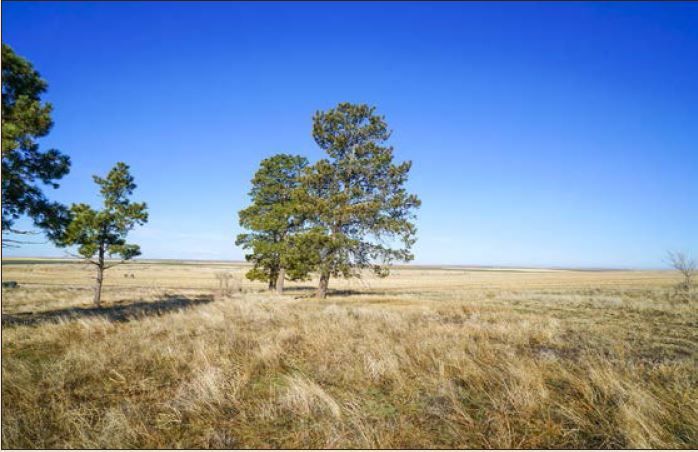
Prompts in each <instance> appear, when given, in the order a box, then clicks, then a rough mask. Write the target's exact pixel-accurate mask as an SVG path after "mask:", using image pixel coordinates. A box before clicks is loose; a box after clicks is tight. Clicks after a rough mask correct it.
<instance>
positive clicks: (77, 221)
mask: <svg viewBox="0 0 698 452" xmlns="http://www.w3.org/2000/svg"><path fill="white" fill-rule="evenodd" d="M93 178H94V181H95V183H97V185H99V187H100V189H99V192H100V194H101V195H102V198H103V200H104V205H103V208H102V210H94V209H92V208H91V207H90V206H89V205H87V204H73V205H72V206H71V208H70V217H71V220H70V223H69V224H68V226H67V228H66V230H65V232H64V234H63V235H62V237H61V239H60V241H59V244H60V245H61V246H78V253H79V255H80V256H81V257H83V258H84V259H85V260H86V261H88V262H89V263H91V264H93V265H95V266H96V267H97V277H96V284H95V292H94V303H95V305H97V306H100V303H101V296H102V282H103V281H104V271H105V270H108V269H109V268H112V267H114V266H116V265H118V264H121V263H123V262H125V261H127V260H129V259H132V258H134V257H136V256H138V255H140V254H141V251H140V247H139V246H138V245H134V244H128V243H126V236H127V235H128V233H129V231H131V230H132V229H133V228H134V226H136V225H142V224H145V223H146V222H147V221H148V213H147V206H146V204H145V203H134V202H131V201H130V200H129V196H130V195H131V194H132V193H133V190H134V189H135V188H136V184H135V183H134V182H133V176H131V174H130V173H129V167H128V165H126V164H125V163H123V162H119V163H117V164H116V165H115V166H114V168H112V170H111V171H109V174H108V175H107V177H106V178H101V177H99V176H93ZM107 256H109V257H114V256H118V257H120V258H121V262H115V263H109V264H108V263H107V262H106V260H105V259H106V257H107Z"/></svg>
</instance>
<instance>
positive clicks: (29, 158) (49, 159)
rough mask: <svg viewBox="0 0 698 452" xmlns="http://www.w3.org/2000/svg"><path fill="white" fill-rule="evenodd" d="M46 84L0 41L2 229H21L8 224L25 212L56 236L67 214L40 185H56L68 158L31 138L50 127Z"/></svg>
mask: <svg viewBox="0 0 698 452" xmlns="http://www.w3.org/2000/svg"><path fill="white" fill-rule="evenodd" d="M47 86H48V85H47V83H46V81H45V80H43V79H42V78H41V76H40V75H39V73H38V72H37V71H36V70H35V69H34V67H33V66H32V64H31V63H30V62H28V61H27V60H26V59H24V58H22V57H21V56H19V55H17V54H15V53H14V51H13V50H12V49H11V48H10V47H9V46H8V45H6V44H2V230H3V232H19V233H22V232H26V231H17V230H15V229H14V228H13V226H14V223H15V221H16V220H17V219H18V218H19V217H21V216H22V215H28V216H29V217H30V218H31V219H32V220H33V222H34V224H35V225H36V226H37V227H39V228H40V229H42V230H43V231H44V232H45V233H46V234H47V236H48V237H49V239H51V240H55V239H56V238H57V237H58V236H59V235H60V234H61V231H62V228H63V227H64V226H65V224H66V222H67V220H68V212H67V209H66V208H65V206H63V205H61V204H60V203H57V202H52V201H49V200H48V199H47V198H46V195H45V194H44V193H43V191H42V187H41V186H40V185H39V183H41V184H44V185H48V186H51V187H53V188H58V184H57V183H56V180H58V179H61V178H62V177H63V176H65V175H66V174H67V173H68V172H69V171H70V159H69V157H68V156H66V155H64V154H62V153H61V152H59V151H58V150H56V149H49V150H46V151H43V152H42V151H40V150H39V144H38V143H37V141H36V140H37V139H38V138H41V137H43V136H46V135H47V134H48V133H49V131H50V130H51V127H52V126H53V122H52V120H51V111H52V106H51V104H49V103H47V102H42V100H41V95H42V94H43V93H45V92H46V88H47ZM12 242H13V241H12V240H8V239H5V240H4V241H3V244H6V243H12ZM15 242H16V241H15ZM19 243H21V242H19Z"/></svg>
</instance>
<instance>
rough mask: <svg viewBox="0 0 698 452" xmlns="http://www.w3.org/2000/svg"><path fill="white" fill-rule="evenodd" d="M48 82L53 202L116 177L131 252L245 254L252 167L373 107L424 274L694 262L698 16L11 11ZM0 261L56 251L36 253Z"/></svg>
mask: <svg viewBox="0 0 698 452" xmlns="http://www.w3.org/2000/svg"><path fill="white" fill-rule="evenodd" d="M2 26H3V27H2V41H3V42H5V43H8V44H10V45H11V46H12V47H13V48H14V49H15V51H16V52H17V53H19V54H20V55H23V56H25V57H27V58H28V59H30V60H31V61H32V62H33V63H34V65H35V66H36V68H37V69H38V70H39V71H40V72H41V74H42V75H43V76H44V77H45V78H46V79H47V80H48V82H49V91H48V93H47V96H46V99H47V100H49V101H51V102H52V103H53V104H54V120H55V126H54V129H53V130H52V132H51V134H50V135H49V136H48V137H46V138H45V139H43V140H42V146H44V148H47V147H56V148H58V149H60V150H62V151H64V152H65V153H67V154H68V155H70V156H71V158H72V161H73V165H72V170H71V172H70V174H69V175H68V176H66V177H65V178H64V179H63V181H62V184H61V187H60V189H58V190H48V194H49V196H50V197H52V198H53V199H56V200H60V201H62V202H65V203H70V202H78V201H82V202H91V203H97V202H98V199H97V196H96V195H97V190H96V186H95V185H94V184H93V183H92V180H91V175H92V174H104V173H106V172H107V171H108V170H109V168H110V167H111V166H113V164H114V163H115V162H117V161H119V160H122V161H125V162H127V163H128V164H129V165H130V166H131V168H132V172H133V174H134V176H135V178H136V182H137V183H138V189H137V190H136V193H135V199H136V200H145V201H147V202H148V204H149V208H150V222H149V223H148V224H147V225H146V226H144V227H141V228H140V229H137V230H135V231H134V232H133V233H132V235H131V237H132V239H133V241H134V242H136V243H139V244H141V247H142V250H143V257H144V258H192V259H241V258H242V256H243V252H242V250H240V249H238V248H237V247H235V245H234V240H235V235H236V234H237V233H239V232H240V230H239V227H238V225H237V211H238V210H240V209H241V208H243V207H245V206H246V204H247V192H248V190H249V180H250V179H251V177H252V175H253V173H254V171H255V170H256V168H257V165H258V163H259V161H260V160H261V159H262V158H264V157H267V156H269V155H272V154H275V153H279V152H287V153H299V154H303V155H306V156H307V157H308V158H310V159H311V160H312V161H314V160H316V159H318V158H321V157H322V154H321V151H320V150H319V149H318V148H317V146H316V145H315V143H314V142H313V140H312V137H311V133H310V131H311V116H312V114H313V112H314V111H316V110H318V109H327V108H330V107H333V106H334V105H336V104H337V103H338V102H342V101H349V102H357V103H358V102H361V103H369V104H372V105H375V106H376V107H377V109H378V112H379V113H381V114H384V115H385V116H386V119H387V121H388V124H389V125H390V127H391V128H392V129H393V130H394V133H393V137H392V141H391V143H392V144H393V145H394V146H395V148H396V156H397V157H398V158H399V159H411V160H413V162H414V164H413V170H412V174H411V179H410V182H409V188H410V189H411V190H412V191H413V192H415V193H417V194H419V195H420V197H421V199H422V201H423V205H422V208H421V209H420V211H419V219H418V228H419V232H418V242H417V244H416V246H415V255H416V260H415V262H416V263H421V264H479V265H537V266H600V267H661V266H663V258H664V256H665V251H666V250H667V249H684V250H688V251H691V252H693V253H694V254H696V253H698V235H697V234H696V232H697V228H696V225H697V223H698V182H696V172H697V170H698V4H695V3H661V4H660V3H625V2H620V3H605V4H592V3H584V4H581V3H537V4H536V3H525V4H524V3H501V4H493V3H488V4H485V3H385V4H381V3H326V4H318V3H299V4H289V3H265V4H258V3H255V4H252V3H250V4H243V3H222V2H221V3H218V2H212V3H203V2H198V3H195V2H173V3H135V2H131V3H111V2H107V3H101V4H96V3H80V2H77V3H12V2H5V3H3V15H2ZM3 252H4V254H5V255H8V256H10V255H20V256H62V255H64V251H62V250H57V249H55V248H53V247H52V246H50V245H32V246H25V247H22V248H20V249H15V250H7V249H6V250H3Z"/></svg>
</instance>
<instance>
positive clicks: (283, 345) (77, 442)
mask: <svg viewBox="0 0 698 452" xmlns="http://www.w3.org/2000/svg"><path fill="white" fill-rule="evenodd" d="M12 264H13V262H11V261H4V262H3V275H2V279H3V281H7V280H14V281H17V282H18V283H19V284H20V287H19V288H16V289H3V293H2V295H3V298H2V312H3V317H2V446H3V447H4V448H34V447H41V448H70V447H80V448H102V447H111V448H130V447H148V448H159V447H189V448H199V447H232V448H246V447H258V448H264V447H285V448H296V447H307V448H319V447H331V448H375V447H381V448H387V447H390V448H405V447H411V448H430V447H431V448H433V447H456V448H491V447H496V448H530V447H536V448H550V447H556V448H625V447H633V448H645V447H662V448H674V447H675V448H686V447H690V448H697V447H698V366H697V364H698V309H697V306H696V305H695V304H693V305H690V304H685V303H680V302H676V301H675V300H674V299H673V298H672V296H671V294H672V286H673V285H674V284H675V283H676V282H677V280H678V278H677V277H676V276H675V275H673V274H671V273H668V272H633V271H605V272H601V271H565V270H550V271H547V270H534V269H531V270H526V269H509V270H507V271H496V270H492V269H489V270H487V269H465V268H457V267H456V268H454V267H449V268H428V267H414V268H411V267H402V268H398V269H396V270H395V271H394V272H393V274H392V275H391V276H390V277H389V278H387V279H377V278H373V277H368V276H367V277H366V278H364V279H362V280H360V281H358V280H353V281H343V280H332V281H331V282H330V288H331V289H333V290H332V291H331V292H330V296H329V298H328V299H327V300H323V301H320V300H316V299H313V298H310V295H311V293H312V286H313V284H314V281H313V282H307V283H293V284H288V286H289V290H288V291H287V295H284V296H277V295H271V294H267V293H265V292H264V291H263V285H262V284H253V283H250V282H247V281H244V279H243V275H244V272H245V271H246V267H245V266H244V265H242V264H225V263H216V264H206V263H201V262H188V263H174V262H170V263H157V262H144V263H135V264H129V265H124V266H120V267H117V268H115V269H112V270H109V271H108V272H107V279H106V281H105V284H106V285H105V291H104V297H103V300H104V302H105V307H104V308H103V309H101V310H98V309H95V308H93V307H92V306H91V297H92V288H91V283H92V280H91V278H92V274H91V273H90V271H91V269H90V268H88V267H86V266H84V265H78V264H73V263H63V264H61V265H56V264H54V263H51V262H48V261H47V262H42V261H33V262H24V263H22V264H21V265H19V263H17V262H14V264H15V265H12ZM220 272H228V273H231V274H232V275H233V279H232V282H231V287H230V288H229V290H228V292H227V293H223V292H222V291H221V290H220V289H219V288H218V280H217V279H216V274H217V273H220Z"/></svg>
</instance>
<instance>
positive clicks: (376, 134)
mask: <svg viewBox="0 0 698 452" xmlns="http://www.w3.org/2000/svg"><path fill="white" fill-rule="evenodd" d="M374 112H375V108H374V107H370V106H368V105H354V104H350V103H341V104H339V105H338V106H337V107H336V108H333V109H331V110H329V111H326V112H317V113H316V114H315V116H314V117H313V138H314V139H315V142H316V143H317V144H318V146H320V148H322V149H323V150H324V151H325V152H327V155H328V157H329V158H326V159H322V160H320V161H318V162H317V163H316V164H315V165H313V166H312V167H310V168H308V170H307V171H305V172H304V175H303V177H302V186H303V189H302V190H298V191H297V193H298V195H299V200H298V203H299V205H300V206H302V207H303V209H304V214H305V215H306V216H307V217H308V219H309V222H310V224H309V226H308V227H307V228H306V231H305V232H304V234H303V240H304V241H305V243H306V246H307V247H308V248H312V249H313V250H314V253H313V255H312V257H311V258H310V259H307V256H306V259H305V261H306V262H307V263H308V264H309V265H312V266H314V267H316V269H317V270H318V271H319V273H320V283H319V287H318V291H317V296H318V297H320V298H324V297H325V296H326V295H327V287H328V284H329V280H330V277H331V276H335V277H337V276H343V277H353V276H359V271H360V270H361V269H364V268H371V269H372V270H373V271H374V272H375V273H376V274H377V275H379V276H386V275H387V274H388V272H389V265H390V264H391V263H392V262H394V261H405V262H406V261H410V260H412V259H413V255H412V254H411V252H410V249H411V246H412V245H413V244H414V242H415V234H416V228H415V226H414V223H413V220H414V218H415V209H416V208H418V207H419V205H420V200H419V199H418V198H417V196H415V195H413V194H409V193H407V191H406V189H405V187H404V185H405V183H406V181H407V176H408V173H409V171H410V168H411V166H412V163H411V162H409V161H406V162H403V163H399V164H395V163H393V148H392V147H391V146H386V145H385V143H386V141H387V140H388V139H389V137H390V131H389V130H388V126H387V124H386V122H385V119H384V118H383V117H382V116H377V115H376V114H375V113H374Z"/></svg>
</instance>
